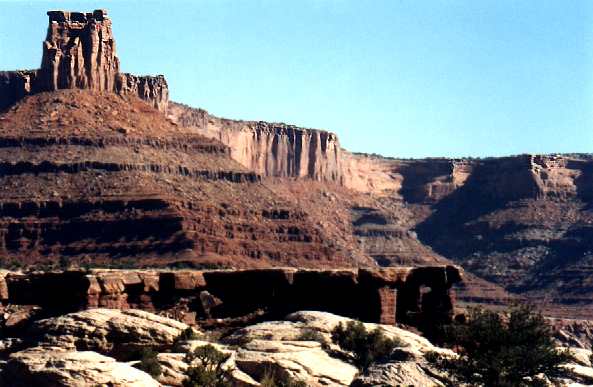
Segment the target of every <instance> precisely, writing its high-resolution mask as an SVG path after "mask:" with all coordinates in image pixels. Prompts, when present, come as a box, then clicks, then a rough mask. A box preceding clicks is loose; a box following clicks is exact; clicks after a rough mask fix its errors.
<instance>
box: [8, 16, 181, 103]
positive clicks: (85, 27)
mask: <svg viewBox="0 0 593 387" xmlns="http://www.w3.org/2000/svg"><path fill="white" fill-rule="evenodd" d="M47 14H48V16H49V26H48V29H47V36H46V39H45V41H44V42H43V57H42V61H41V68H40V69H38V70H27V71H10V72H1V73H0V110H3V109H6V108H7V107H9V106H11V105H13V104H14V103H16V102H17V101H18V100H20V99H21V98H23V97H24V96H26V95H29V94H33V93H39V92H43V91H54V90H59V89H72V88H78V89H90V90H96V91H108V92H116V93H119V94H122V95H127V94H132V95H136V96H138V97H140V98H141V99H144V100H146V101H147V102H149V103H150V104H152V105H153V106H154V107H155V108H157V109H159V110H161V111H165V110H166V109H167V103H168V98H169V95H168V87H167V82H166V81H165V78H164V77H163V76H158V77H150V76H142V77H139V76H133V75H130V74H125V73H120V63H119V59H118V57H117V55H116V50H115V39H114V37H113V31H112V28H111V20H110V19H109V18H108V17H107V11H105V10H95V11H94V12H92V13H83V12H65V11H49V12H48V13H47Z"/></svg>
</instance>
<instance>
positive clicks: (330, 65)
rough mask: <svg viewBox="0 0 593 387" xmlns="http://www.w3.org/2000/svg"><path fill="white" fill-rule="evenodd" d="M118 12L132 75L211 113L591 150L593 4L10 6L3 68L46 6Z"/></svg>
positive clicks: (436, 151) (481, 144)
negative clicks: (152, 78) (157, 81)
mask: <svg viewBox="0 0 593 387" xmlns="http://www.w3.org/2000/svg"><path fill="white" fill-rule="evenodd" d="M94 8H107V9H108V10H109V12H110V15H111V18H112V20H113V22H114V32H115V38H116V41H117V44H118V54H119V56H120V59H121V63H122V68H123V70H124V71H128V72H132V73H137V74H164V75H165V76H166V77H167V80H168V81H169V86H170V90H171V97H172V99H173V100H175V101H179V102H183V103H186V104H189V105H192V106H195V107H202V108H205V109H206V110H208V111H210V112H211V113H213V114H216V115H220V116H224V117H228V118H241V119H253V120H266V121H277V122H286V123H292V124H296V125H299V126H306V127H313V128H322V129H328V130H331V131H334V132H336V133H337V134H338V135H339V136H340V140H341V143H342V146H343V147H345V148H347V149H349V150H352V151H359V152H368V153H372V152H375V153H381V154H383V155H386V156H396V157H425V156H449V157H457V156H497V155H508V154H517V153H566V152H593V0H558V1H545V0H523V1H520V0H479V1H478V0H465V1H461V0H457V1H453V0H449V1H445V0H430V1H428V0H426V1H421V0H384V1H360V0H357V1H355V0H352V1H345V0H325V1H324V0H299V1H292V0H283V1H280V0H278V1H271V0H269V1H263V0H261V1H256V0H252V1H249V0H243V1H239V0H235V1H226V0H200V1H198V0H194V1H152V2H151V1H100V2H97V1H84V2H81V1H78V2H73V1H54V2H46V1H0V69H5V70H10V69H16V68H36V67H38V66H39V63H40V61H41V41H42V40H43V38H44V37H45V30H46V25H47V16H46V15H45V12H46V11H47V10H48V9H69V10H81V11H89V10H92V9H94Z"/></svg>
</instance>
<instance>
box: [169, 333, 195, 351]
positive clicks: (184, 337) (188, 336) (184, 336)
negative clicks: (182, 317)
mask: <svg viewBox="0 0 593 387" xmlns="http://www.w3.org/2000/svg"><path fill="white" fill-rule="evenodd" d="M199 338H200V337H199V335H198V334H197V333H196V331H194V330H193V329H192V328H191V327H188V328H185V329H184V330H183V331H181V333H180V334H179V336H177V337H176V338H175V340H174V341H173V350H174V351H179V350H181V345H182V344H183V343H184V342H186V341H189V340H197V339H199Z"/></svg>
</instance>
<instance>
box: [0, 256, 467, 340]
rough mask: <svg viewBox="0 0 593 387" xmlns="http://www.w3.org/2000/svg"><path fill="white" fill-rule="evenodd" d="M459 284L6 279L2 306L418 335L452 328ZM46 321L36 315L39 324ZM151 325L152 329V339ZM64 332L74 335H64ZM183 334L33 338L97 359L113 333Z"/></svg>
mask: <svg viewBox="0 0 593 387" xmlns="http://www.w3.org/2000/svg"><path fill="white" fill-rule="evenodd" d="M460 281H461V273H460V271H459V270H458V269H457V268H456V267H453V266H427V267H417V268H388V269H380V270H369V269H359V270H297V269H261V270H212V271H207V270H206V271H127V270H124V271H109V270H108V271H102V270H97V271H93V272H90V273H87V272H85V271H66V272H48V273H41V272H40V273H31V274H18V273H4V274H3V275H2V276H1V277H0V300H1V301H3V302H5V303H7V304H10V305H37V306H39V307H40V308H41V310H42V311H43V313H50V314H52V313H55V311H66V312H73V311H78V310H84V309H86V308H97V307H108V308H117V309H128V308H139V309H143V310H158V311H164V312H166V313H167V314H169V315H171V316H175V317H176V318H178V319H181V320H184V321H187V322H189V323H195V321H196V319H201V320H205V319H210V318H211V317H212V318H229V317H240V316H245V315H248V314H250V313H254V312H257V311H263V312H264V313H266V314H267V315H269V316H284V315H285V314H287V313H289V312H294V311H297V310H306V309H311V310H324V311H327V312H332V313H339V314H342V315H345V316H350V317H353V318H357V319H361V320H363V321H370V322H380V323H383V324H395V322H396V317H397V320H398V321H400V322H407V323H410V324H415V325H418V326H420V325H422V322H423V321H429V322H430V323H431V324H436V323H437V322H439V321H442V322H446V321H450V320H451V318H452V317H453V313H454V297H453V294H452V293H451V287H452V286H453V285H454V284H456V283H458V282H460ZM429 289H430V290H429ZM205 292H207V293H208V294H209V295H210V296H211V297H215V298H216V299H217V300H218V302H216V303H214V304H212V303H205V302H204V298H203V297H202V295H203V294H204V293H205ZM41 314H42V313H37V317H38V316H39V315H41ZM9 316H10V314H9ZM151 323H154V327H153V328H152V329H151V328H149V326H150V324H151ZM66 326H69V327H72V329H68V332H66V331H64V329H65V328H64V327H66ZM100 326H105V327H106V328H108V329H103V328H101V327H100ZM122 326H123V328H119V327H122ZM132 326H134V327H133V328H132ZM161 326H162V328H160V327H161ZM52 327H57V328H55V329H54V328H52ZM157 327H159V328H158V329H157ZM60 329H61V330H62V331H60ZM89 329H90V331H92V332H90V331H89ZM180 329H182V326H181V325H179V324H177V325H176V324H173V323H172V322H166V321H149V320H146V316H145V315H143V314H142V313H140V312H129V311H126V312H116V311H114V312H109V313H103V314H101V313H99V314H98V313H96V312H93V311H89V312H81V313H74V314H71V315H67V316H64V317H59V318H57V319H50V320H47V321H40V322H38V323H37V325H36V326H35V327H33V331H34V332H54V333H55V335H56V336H57V335H58V334H61V335H70V336H74V337H78V336H80V337H84V338H85V339H84V340H88V343H86V342H85V343H86V344H85V346H84V347H85V348H91V349H93V348H95V349H96V348H97V346H99V345H100V343H102V342H103V341H104V340H103V339H102V338H103V337H104V335H105V333H102V332H103V331H105V330H108V331H115V330H117V331H121V332H125V334H124V333H118V337H120V339H121V340H123V341H125V340H128V341H129V342H137V343H142V342H143V341H145V340H149V341H152V342H153V343H154V344H155V345H158V343H160V342H166V341H167V340H171V339H172V337H174V336H175V332H178V331H179V330H180ZM87 331H88V332H87ZM143 332H144V333H143ZM147 332H152V333H151V335H152V337H146V336H147V335H146V334H145V333H147ZM161 332H162V333H161ZM143 334H144V336H143ZM127 336H129V338H128V339H126V337H127ZM161 336H162V337H163V338H162V339H160V337H161ZM91 343H98V344H91ZM102 350H103V351H104V352H105V349H104V348H102Z"/></svg>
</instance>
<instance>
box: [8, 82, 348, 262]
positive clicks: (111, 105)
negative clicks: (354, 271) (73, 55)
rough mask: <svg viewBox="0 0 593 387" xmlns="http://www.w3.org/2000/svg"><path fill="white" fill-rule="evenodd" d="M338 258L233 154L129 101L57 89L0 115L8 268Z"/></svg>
mask: <svg viewBox="0 0 593 387" xmlns="http://www.w3.org/2000/svg"><path fill="white" fill-rule="evenodd" d="M338 250H339V249H338V248H337V247H336V246H334V245H333V244H332V242H331V240H327V239H326V238H325V237H324V235H323V231H322V230H320V229H319V227H317V226H316V225H314V224H313V223H312V222H311V221H310V220H309V219H308V216H307V215H306V214H305V213H304V212H303V211H302V210H300V209H299V208H297V207H295V206H293V205H291V204H289V203H287V202H286V201H285V200H283V199H282V198H281V197H279V196H278V195H276V194H274V193H273V192H272V191H271V190H270V189H269V188H267V187H266V186H265V185H263V184H262V183H261V177H260V176H259V175H258V174H256V173H254V172H252V171H249V170H247V169H245V168H244V167H242V166H241V165H239V164H238V163H236V162H235V161H233V160H232V159H231V158H230V157H229V148H228V147H226V146H224V145H223V144H221V143H220V142H218V141H215V140H211V139H208V138H206V137H204V136H201V135H199V134H196V133H194V132H192V131H190V130H188V129H186V128H183V127H179V126H177V125H175V124H173V123H171V122H170V121H168V120H167V119H166V118H165V116H164V115H163V114H162V113H160V112H159V111H158V110H156V109H153V108H152V107H150V106H148V105H147V104H145V103H143V102H142V101H140V100H139V99H137V98H135V97H130V98H126V97H124V98H122V97H120V96H116V95H115V94H112V93H104V92H92V91H89V90H59V91H55V92H52V93H39V94H36V95H33V96H28V97H26V98H25V99H23V100H22V101H21V102H19V103H18V104H17V105H15V106H13V107H12V108H11V109H10V110H8V111H7V112H6V113H5V114H3V115H0V252H1V254H2V256H3V260H4V264H7V263H10V260H16V261H18V262H24V263H35V262H48V261H57V260H58V259H60V258H61V259H62V261H64V260H68V259H72V260H73V261H85V260H86V261H89V263H94V264H98V263H103V264H105V263H107V264H114V263H117V261H116V260H117V259H123V258H126V257H128V258H130V259H126V260H124V262H127V264H131V265H165V264H167V263H171V262H178V261H182V263H181V264H185V265H194V264H195V265H203V264H213V263H216V264H219V265H223V266H239V267H241V266H243V267H245V266H256V267H258V266H266V265H303V266H308V267H315V266H330V267H335V266H348V265H351V263H349V262H347V261H345V260H344V259H343V257H344V255H342V254H341V253H340V252H339V251H338ZM132 258H133V259H132Z"/></svg>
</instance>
